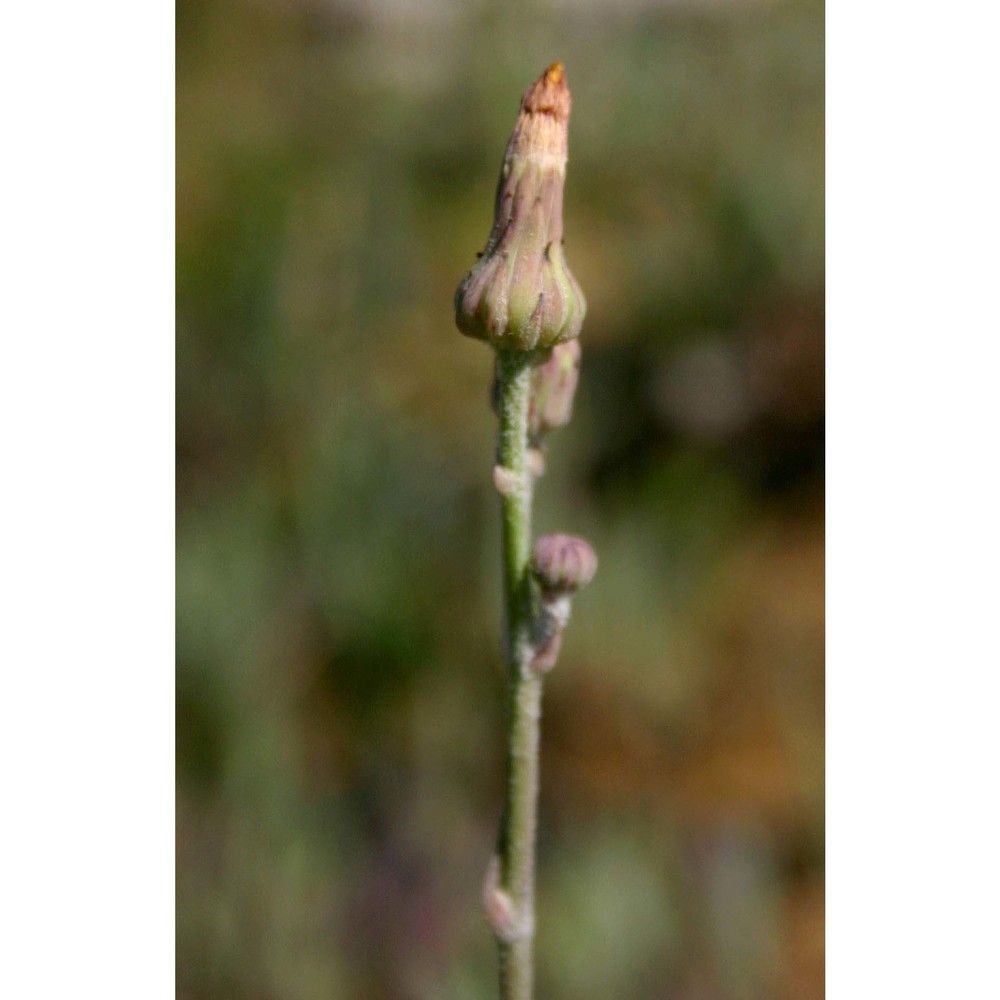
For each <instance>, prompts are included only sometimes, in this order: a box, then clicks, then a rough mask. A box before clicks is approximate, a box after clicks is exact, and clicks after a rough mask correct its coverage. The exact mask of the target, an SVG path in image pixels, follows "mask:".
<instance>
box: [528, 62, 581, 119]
mask: <svg viewBox="0 0 1000 1000" xmlns="http://www.w3.org/2000/svg"><path fill="white" fill-rule="evenodd" d="M570 107H571V102H570V96H569V87H568V86H567V84H566V71H565V70H564V69H563V64H562V63H559V62H555V63H553V64H552V65H551V66H550V67H549V68H548V69H547V70H546V71H545V72H544V73H543V74H542V75H541V76H540V77H539V78H538V79H537V80H536V81H535V82H534V83H533V84H532V85H531V86H530V87H529V88H528V89H527V90H526V91H525V92H524V97H523V98H521V112H522V113H523V114H529V115H551V116H552V117H553V118H555V119H557V120H558V121H561V122H567V121H569V113H570Z"/></svg>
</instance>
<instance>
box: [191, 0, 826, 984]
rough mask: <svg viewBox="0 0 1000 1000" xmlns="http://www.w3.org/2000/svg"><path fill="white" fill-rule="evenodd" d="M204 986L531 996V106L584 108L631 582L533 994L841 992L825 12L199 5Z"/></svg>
mask: <svg viewBox="0 0 1000 1000" xmlns="http://www.w3.org/2000/svg"><path fill="white" fill-rule="evenodd" d="M177 18H178V20H177V27H178V36H177V109H178V122H177V139H178V153H177V306H178V308H177V315H178V331H177V404H178V405H177V445H178V456H177V487H178V497H177V589H178V593H177V650H178V662H177V753H178V758H177V991H178V996H179V997H182V998H188V1000H229V998H234V1000H235V998H239V1000H314V998H315V1000H319V998H340V997H344V998H358V1000H390V998H392V1000H397V998H398V1000H410V998H414V1000H417V998H419V1000H459V998H461V1000H477V998H492V997H493V996H494V995H495V981H496V972H495V955H494V948H493V944H492V940H491V938H490V935H489V933H488V931H487V929H486V926H485V923H484V921H483V918H482V916H481V911H480V887H481V880H482V876H483V873H484V870H485V866H486V861H487V859H488V857H489V855H490V853H491V851H492V848H493V842H494V838H495V834H496V827H497V820H498V814H499V804H500V796H501V778H502V747H501V736H500V727H501V664H500V655H499V640H498V634H499V588H498V574H499V561H498V551H497V549H498V523H497V520H498V518H497V501H496V497H495V495H494V493H493V491H492V487H491V486H490V469H491V466H492V462H493V447H494V440H493V436H494V418H493V415H492V413H491V412H490V409H489V405H488V392H489V384H490V378H491V353H490V351H489V350H488V348H486V347H485V346H484V345H483V344H481V343H477V342H474V341H471V340H467V339H465V338H463V337H461V336H460V335H459V334H458V333H457V332H456V331H455V329H454V325H453V316H452V296H453V293H454V290H455V287H456V285H457V283H458V281H459V280H460V278H461V277H462V276H463V274H464V273H465V271H466V270H467V268H468V267H469V266H470V265H471V263H472V261H473V260H474V256H475V253H476V251H478V250H481V249H482V246H483V243H484V242H485V239H486V236H487V233H488V231H489V228H490V223H491V221H492V198H493V192H494V187H495V183H496V176H497V172H498V170H499V165H500V160H501V157H502V154H503V148H504V144H505V142H506V139H507V136H508V134H509V132H510V130H511V128H512V127H513V123H514V119H515V116H516V112H517V106H518V101H519V99H520V95H521V93H522V92H523V90H524V89H525V88H526V87H527V86H528V84H529V83H531V81H532V80H533V79H534V78H535V77H536V76H537V75H538V74H539V73H540V72H541V71H542V70H543V69H544V68H545V67H546V66H547V65H548V64H549V63H550V62H552V61H553V60H556V59H559V60H561V61H563V62H564V63H565V64H566V67H567V73H568V78H569V82H570V86H571V88H572V91H573V96H574V112H573V119H572V122H571V129H570V166H569V173H568V181H567V191H566V199H567V200H566V213H565V217H566V250H567V258H568V260H569V262H570V264H571V266H572V268H573V270H574V273H575V274H576V276H577V277H578V279H579V281H580V284H581V285H582V287H583V288H584V290H585V291H586V293H587V297H588V300H589V314H588V318H587V322H586V324H585V326H584V331H583V338H582V344H583V369H582V380H581V385H580V389H579V392H578V396H577V407H576V413H575V418H574V421H573V423H572V425H571V426H570V427H569V428H567V429H565V430H563V431H560V432H558V433H556V434H555V435H553V437H552V441H551V442H550V448H549V468H548V472H547V474H546V476H545V477H544V479H542V480H541V482H540V484H539V491H538V506H537V514H536V528H537V530H538V531H552V530H568V531H572V532H577V533H581V534H584V535H586V536H587V537H589V538H590V539H591V540H592V541H593V543H594V545H595V547H596V549H597V551H598V553H599V556H600V560H601V566H600V571H599V573H598V575H597V578H596V580H595V582H594V584H593V585H592V586H591V587H590V588H589V589H588V590H587V591H586V592H585V593H584V594H583V595H582V596H581V598H580V599H579V600H578V601H577V607H576V609H575V615H574V620H573V622H572V624H571V627H570V629H569V631H568V632H567V636H566V642H565V645H564V652H563V655H562V658H561V660H560V663H559V665H558V667H557V669H556V670H555V672H554V673H553V675H552V676H551V679H550V682H549V683H548V686H547V690H546V702H545V717H544V735H543V760H542V768H543V790H542V799H541V840H540V845H539V875H538V892H539V900H538V919H539V937H538V945H537V948H538V994H539V997H540V998H546V997H549V998H557V997H558V998H570V997H572V998H574V1000H590V998H594V1000H597V998H601V1000H607V998H609V997H613V998H633V997H635V998H668V1000H755V998H787V1000H793V998H794V1000H811V998H817V997H820V996H822V995H823V635H824V621H823V613H824V609H823V603H824V595H823V563H824V556H823V442H824V428H823V396H824V381H823V327H824V283H823V282H824V260H823V241H824V219H823V157H824V144H823V128H824V124H823V99H824V93H823V7H822V5H821V4H820V3H816V2H812V0H809V2H774V3H760V2H752V0H741V2H735V0H731V2H725V0H719V2H714V3H706V2H694V0H692V2H673V3H663V2H661V3H657V2H653V0H649V2H636V0H626V2H611V0H580V2H572V0H563V2H552V3H546V4H540V3H525V2H511V3H506V4H487V3H483V2H473V3H464V4H459V3H454V4H447V3H443V2H431V0H425V2H418V0H383V2H374V0H372V2H364V0H353V2H352V0H342V2H338V0H202V2H194V0H181V2H179V4H178V7H177Z"/></svg>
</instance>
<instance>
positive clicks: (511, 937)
mask: <svg viewBox="0 0 1000 1000" xmlns="http://www.w3.org/2000/svg"><path fill="white" fill-rule="evenodd" d="M483 909H484V910H485V912H486V922H487V923H488V924H489V925H490V928H491V929H492V931H493V933H494V935H496V938H497V940H498V941H502V942H504V943H505V944H513V943H514V942H515V941H519V940H523V939H524V938H526V937H531V934H532V920H531V917H530V916H528V917H525V916H524V915H522V914H519V913H518V911H517V907H516V906H515V905H514V900H513V899H511V897H510V895H509V894H508V893H506V892H504V890H503V889H501V888H500V858H499V857H498V856H497V855H495V854H494V855H493V857H492V858H490V863H489V865H487V867H486V878H485V879H484V880H483Z"/></svg>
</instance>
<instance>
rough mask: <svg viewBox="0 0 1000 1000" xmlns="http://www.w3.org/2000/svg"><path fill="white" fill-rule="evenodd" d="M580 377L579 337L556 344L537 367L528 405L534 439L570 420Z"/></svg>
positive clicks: (529, 421) (529, 430)
mask: <svg viewBox="0 0 1000 1000" xmlns="http://www.w3.org/2000/svg"><path fill="white" fill-rule="evenodd" d="M579 377H580V341H579V340H570V341H567V342H566V343H565V344H557V345H556V346H555V347H554V348H553V349H552V354H551V355H550V356H549V358H548V359H547V360H546V361H544V362H542V364H540V365H539V366H538V367H537V368H536V369H535V371H534V374H533V376H532V382H531V402H530V404H529V409H528V433H529V434H530V436H531V438H532V439H533V440H537V439H538V438H540V437H541V436H542V435H543V434H546V433H548V432H549V431H551V430H555V429H556V428H557V427H565V426H566V424H568V423H569V421H570V417H572V416H573V397H574V395H576V383H577V381H578V379H579Z"/></svg>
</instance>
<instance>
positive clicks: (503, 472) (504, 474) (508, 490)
mask: <svg viewBox="0 0 1000 1000" xmlns="http://www.w3.org/2000/svg"><path fill="white" fill-rule="evenodd" d="M520 485H521V480H520V478H519V477H518V475H517V473H516V472H514V471H513V470H512V469H507V468H504V466H502V465H494V466H493V486H494V488H495V489H496V491H497V493H499V494H500V495H501V496H503V497H509V496H510V495H511V494H513V493H515V492H517V488H518V486H520Z"/></svg>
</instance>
